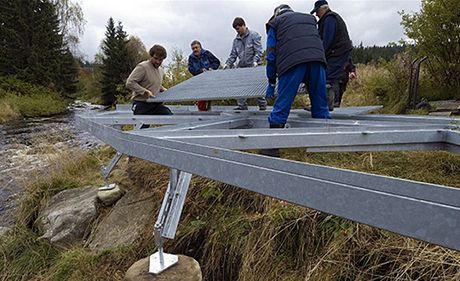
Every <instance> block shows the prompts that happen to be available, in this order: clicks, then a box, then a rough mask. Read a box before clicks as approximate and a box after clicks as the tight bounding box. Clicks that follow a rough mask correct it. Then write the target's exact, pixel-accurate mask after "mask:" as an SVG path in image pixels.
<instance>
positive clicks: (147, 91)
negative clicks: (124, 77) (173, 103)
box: [144, 90, 155, 98]
mask: <svg viewBox="0 0 460 281" xmlns="http://www.w3.org/2000/svg"><path fill="white" fill-rule="evenodd" d="M144 96H145V97H146V98H154V97H155V95H154V94H153V93H152V92H151V91H149V90H145V92H144Z"/></svg>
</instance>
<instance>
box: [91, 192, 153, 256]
mask: <svg viewBox="0 0 460 281" xmlns="http://www.w3.org/2000/svg"><path fill="white" fill-rule="evenodd" d="M159 204H160V202H159V201H158V198H156V197H155V196H154V194H153V192H152V191H151V190H146V189H141V188H134V189H131V190H130V191H128V192H127V193H126V195H125V196H123V197H122V198H121V199H120V200H119V201H118V202H117V203H116V204H115V206H114V207H113V208H112V210H111V211H110V213H109V214H108V215H107V216H106V217H105V218H104V219H103V220H102V222H101V223H100V224H99V225H98V227H97V229H96V230H95V231H94V232H93V234H92V235H91V236H92V237H91V239H90V240H91V242H90V244H89V248H90V249H91V250H92V251H95V252H98V251H103V250H106V249H110V248H113V247H118V246H131V245H132V244H133V243H136V242H139V241H141V240H142V239H144V238H145V237H146V235H152V230H153V225H154V221H155V219H156V216H157V214H156V212H155V211H154V210H155V206H157V205H159Z"/></svg>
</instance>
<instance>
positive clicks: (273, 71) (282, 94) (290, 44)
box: [261, 4, 330, 157]
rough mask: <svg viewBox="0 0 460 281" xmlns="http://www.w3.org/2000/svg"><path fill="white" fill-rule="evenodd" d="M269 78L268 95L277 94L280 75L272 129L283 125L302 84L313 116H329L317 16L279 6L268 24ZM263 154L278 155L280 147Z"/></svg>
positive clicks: (265, 151)
mask: <svg viewBox="0 0 460 281" xmlns="http://www.w3.org/2000/svg"><path fill="white" fill-rule="evenodd" d="M266 28H267V78H268V83H269V85H268V87H267V92H266V98H273V97H274V94H275V85H276V78H277V77H278V98H277V99H276V101H275V104H274V105H273V110H272V112H271V113H270V115H269V117H268V122H269V123H270V128H284V126H285V124H286V121H287V119H288V116H289V112H290V110H291V105H292V102H293V101H294V98H295V96H296V94H297V89H298V88H299V85H300V83H302V82H303V83H305V84H306V85H307V87H308V93H309V94H310V100H311V102H312V110H311V114H312V117H313V118H330V115H329V110H328V106H327V99H326V58H325V56H324V49H323V45H322V42H321V38H320V37H319V34H318V29H317V28H316V19H315V17H314V16H312V15H309V14H303V13H298V12H294V11H293V10H292V9H291V8H290V7H289V6H288V5H285V4H283V5H280V6H278V7H277V8H276V9H275V12H274V15H273V16H272V18H271V19H270V20H269V22H268V23H267V24H266ZM261 153H262V154H265V155H269V156H275V157H278V156H279V151H278V150H277V149H274V150H273V149H272V150H263V151H262V152H261Z"/></svg>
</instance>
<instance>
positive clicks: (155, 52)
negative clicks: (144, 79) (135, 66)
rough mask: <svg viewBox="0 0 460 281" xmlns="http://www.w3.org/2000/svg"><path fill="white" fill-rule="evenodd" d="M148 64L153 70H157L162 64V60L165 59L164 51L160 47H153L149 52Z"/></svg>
mask: <svg viewBox="0 0 460 281" xmlns="http://www.w3.org/2000/svg"><path fill="white" fill-rule="evenodd" d="M149 54H150V62H151V63H152V64H153V66H154V67H155V68H158V67H160V66H161V64H162V63H163V60H164V59H165V58H166V55H167V54H166V49H165V48H164V47H163V46H161V45H153V47H152V48H150V51H149Z"/></svg>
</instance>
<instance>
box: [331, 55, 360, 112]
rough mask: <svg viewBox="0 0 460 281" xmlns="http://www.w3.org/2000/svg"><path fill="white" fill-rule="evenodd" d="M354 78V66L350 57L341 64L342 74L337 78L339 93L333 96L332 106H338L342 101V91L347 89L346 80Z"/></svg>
mask: <svg viewBox="0 0 460 281" xmlns="http://www.w3.org/2000/svg"><path fill="white" fill-rule="evenodd" d="M350 79H352V80H353V79H356V67H355V65H354V64H353V61H352V60H351V57H350V59H349V60H348V61H347V63H345V65H344V66H343V72H342V75H340V76H339V78H338V79H337V80H338V82H339V94H338V95H335V96H334V107H340V104H341V103H342V97H343V93H345V91H346V90H347V85H348V81H349V80H350Z"/></svg>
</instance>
